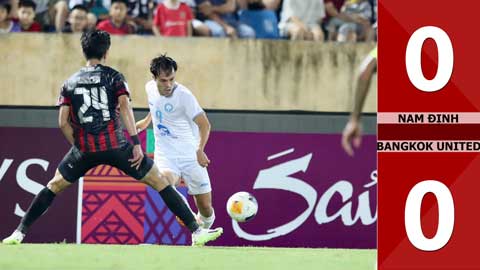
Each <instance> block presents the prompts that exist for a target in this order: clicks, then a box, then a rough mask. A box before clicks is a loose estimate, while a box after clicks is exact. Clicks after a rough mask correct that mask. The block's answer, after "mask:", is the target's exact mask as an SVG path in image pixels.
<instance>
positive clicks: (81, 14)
mask: <svg viewBox="0 0 480 270" xmlns="http://www.w3.org/2000/svg"><path fill="white" fill-rule="evenodd" d="M87 15H88V9H87V8H86V7H85V6H83V5H76V6H74V7H73V9H72V10H71V11H70V15H69V16H68V23H67V25H66V26H65V28H64V29H63V32H64V33H83V32H84V31H85V30H87Z"/></svg>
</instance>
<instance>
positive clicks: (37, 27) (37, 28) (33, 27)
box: [22, 22, 42, 32]
mask: <svg viewBox="0 0 480 270" xmlns="http://www.w3.org/2000/svg"><path fill="white" fill-rule="evenodd" d="M22 32H42V26H41V25H40V24H39V23H38V22H33V23H32V25H30V27H29V28H27V29H24V28H22Z"/></svg>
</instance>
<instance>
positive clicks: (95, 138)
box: [58, 64, 130, 152]
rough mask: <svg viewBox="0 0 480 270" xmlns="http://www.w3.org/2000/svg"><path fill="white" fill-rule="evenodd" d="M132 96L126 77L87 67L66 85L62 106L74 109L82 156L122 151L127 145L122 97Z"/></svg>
mask: <svg viewBox="0 0 480 270" xmlns="http://www.w3.org/2000/svg"><path fill="white" fill-rule="evenodd" d="M121 95H130V93H129V90H128V85H127V83H126V82H125V78H124V77H123V75H122V74H121V73H120V72H118V71H116V70H114V69H113V68H110V67H107V66H103V65H100V64H99V65H96V66H93V67H83V68H82V69H80V71H78V72H77V73H75V74H73V75H72V76H71V77H70V78H69V79H68V80H66V81H65V83H64V84H63V86H62V88H61V92H60V97H59V99H58V105H59V106H70V122H71V124H72V127H73V130H74V138H75V145H76V146H77V147H78V149H79V150H80V151H82V152H98V151H106V150H111V149H116V148H120V147H122V146H123V145H125V143H126V139H125V136H124V134H123V131H122V125H121V123H120V117H119V114H120V110H119V108H118V97H119V96H121Z"/></svg>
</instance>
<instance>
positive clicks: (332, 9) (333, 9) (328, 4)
mask: <svg viewBox="0 0 480 270" xmlns="http://www.w3.org/2000/svg"><path fill="white" fill-rule="evenodd" d="M343 4H345V0H325V15H326V16H325V18H324V25H325V29H326V32H327V40H328V41H336V40H337V28H338V27H331V26H330V25H331V24H333V23H332V22H334V21H345V22H353V19H352V18H351V17H350V16H349V15H348V14H345V13H341V12H340V10H341V9H342V7H343ZM329 26H330V27H329Z"/></svg>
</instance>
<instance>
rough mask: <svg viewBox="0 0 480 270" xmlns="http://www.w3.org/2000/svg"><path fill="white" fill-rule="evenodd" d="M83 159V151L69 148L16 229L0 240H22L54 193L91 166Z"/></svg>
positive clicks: (67, 185)
mask: <svg viewBox="0 0 480 270" xmlns="http://www.w3.org/2000/svg"><path fill="white" fill-rule="evenodd" d="M84 161H87V160H86V159H85V156H84V154H83V153H81V152H79V151H78V150H77V149H76V148H72V149H70V151H69V152H68V153H67V154H66V155H65V157H64V159H63V160H62V162H60V165H59V166H58V169H57V170H56V172H55V175H54V176H53V178H52V179H51V180H50V181H49V182H48V184H47V186H46V187H45V188H43V189H42V190H41V191H40V192H39V193H38V194H37V195H36V196H35V198H34V199H33V201H32V203H31V204H30V207H29V208H28V210H27V212H26V213H25V215H24V216H23V218H22V219H21V221H20V224H19V225H18V227H17V229H16V230H15V231H14V232H13V233H12V235H10V236H9V237H7V238H5V239H4V240H3V241H2V242H3V243H4V244H20V243H21V242H22V241H23V238H24V237H25V235H26V234H27V232H28V230H29V228H30V226H31V225H32V224H33V223H34V222H35V221H36V220H37V219H38V218H39V217H40V216H42V215H43V213H45V211H47V209H48V208H49V207H50V205H51V204H52V202H53V200H54V199H55V197H56V195H57V194H59V193H61V192H62V191H63V190H65V189H66V188H67V187H69V186H70V185H71V184H72V183H74V182H75V181H76V180H78V178H80V177H81V176H83V175H84V174H85V172H86V171H88V169H89V168H90V167H91V166H90V165H89V164H88V162H84ZM67 179H68V180H67Z"/></svg>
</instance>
